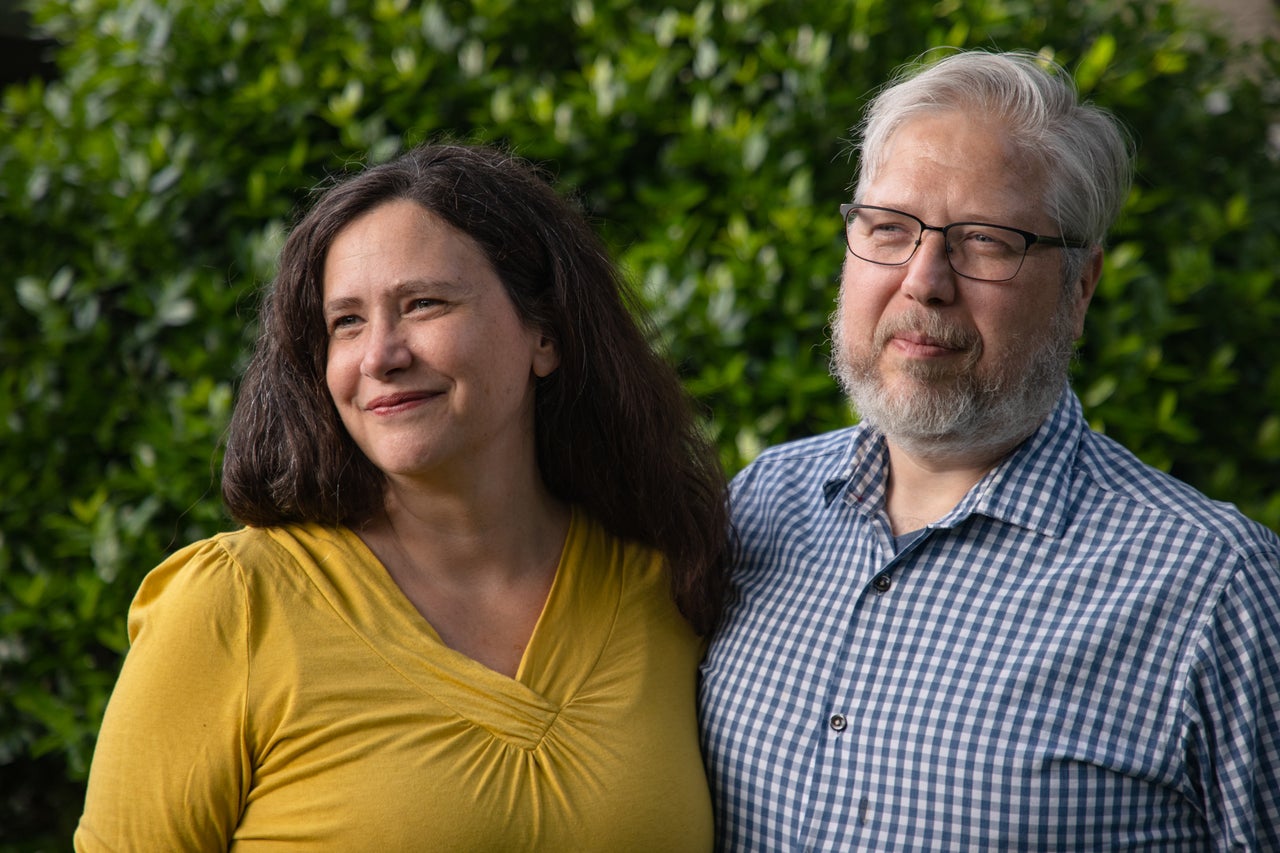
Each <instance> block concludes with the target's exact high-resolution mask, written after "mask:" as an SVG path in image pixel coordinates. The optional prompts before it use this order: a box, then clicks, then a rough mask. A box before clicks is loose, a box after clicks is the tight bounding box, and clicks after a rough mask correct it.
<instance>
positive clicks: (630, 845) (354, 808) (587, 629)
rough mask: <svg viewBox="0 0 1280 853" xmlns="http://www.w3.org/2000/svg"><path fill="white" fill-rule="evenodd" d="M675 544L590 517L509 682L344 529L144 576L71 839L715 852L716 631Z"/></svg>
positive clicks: (125, 846) (214, 548) (253, 544)
mask: <svg viewBox="0 0 1280 853" xmlns="http://www.w3.org/2000/svg"><path fill="white" fill-rule="evenodd" d="M667 589H668V587H667V576H666V571H665V566H664V562H663V560H662V558H661V557H660V556H659V555H658V554H656V553H655V552H653V551H650V550H647V549H644V548H641V547H639V546H636V545H632V544H627V543H625V542H622V541H619V540H617V539H615V538H613V537H612V536H610V535H608V534H607V533H605V532H604V531H603V529H602V528H600V527H599V526H598V525H597V524H595V523H594V522H592V521H591V520H589V519H587V518H586V517H585V516H583V515H582V514H581V513H577V512H575V514H574V520H573V522H572V524H571V526H570V530H569V535H568V538H567V539H566V542H565V548H564V553H563V555H562V556H561V560H560V566H559V568H558V569H557V574H556V579H555V582H554V584H553V586H552V589H551V593H550V595H549V596H548V598H547V602H546V605H545V607H544V609H543V612H542V615H541V617H540V618H539V621H538V624H537V627H536V629H535V630H534V633H533V636H532V638H531V639H530V642H529V645H528V648H527V650H526V651H525V654H524V659H523V660H522V662H521V664H520V669H519V671H518V672H517V674H516V678H515V679H514V680H513V679H510V678H507V677H506V676H503V675H500V674H498V673H496V672H494V671H493V670H491V669H488V668H487V667H485V666H483V665H481V664H479V663H477V662H476V661H474V660H472V659H470V658H468V657H466V656H464V655H462V654H459V653H458V652H455V651H453V650H452V649H450V648H448V647H446V646H445V645H443V643H441V641H440V639H439V637H438V636H437V634H436V633H435V631H434V630H432V628H431V626H430V625H428V624H427V622H426V621H425V620H424V619H423V618H422V617H421V615H419V613H418V612H417V610H415V609H414V607H413V605H412V604H411V603H410V602H409V601H408V599H406V598H405V597H404V595H403V594H402V593H401V592H400V590H399V588H398V587H397V586H396V585H395V583H394V582H393V581H392V580H391V578H390V576H389V575H388V574H387V573H386V570H385V569H384V568H383V567H382V565H381V563H379V562H378V561H377V559H376V558H375V557H374V556H373V554H372V553H371V552H370V551H369V550H368V549H367V548H366V547H365V545H364V543H363V542H362V541H361V540H360V539H359V538H358V537H357V536H356V535H355V534H354V533H352V532H351V531H350V530H347V529H345V528H325V527H319V526H299V527H286V528H277V529H244V530H240V531H237V532H234V533H227V534H222V535H219V536H215V537H213V538H212V539H207V540H204V541H202V542H198V543H195V544H194V545H191V546H189V547H187V548H185V549H183V550H182V551H180V552H178V553H177V554H175V555H174V556H173V557H171V558H170V559H169V560H167V561H165V562H164V563H163V564H162V565H160V566H159V567H158V568H156V569H155V570H154V571H152V572H151V574H150V575H148V576H147V578H146V580H145V581H144V582H143V584H142V587H141V588H140V589H139V591H138V595H137V597H136V599H135V600H134V603H133V607H132V608H131V610H130V613H129V637H130V642H131V647H130V650H129V654H128V655H127V657H126V659H125V662H124V668H123V670H122V671H121V674H120V680H119V682H118V683H117V685H116V688H115V692H114V693H113V694H112V697H111V703H110V705H109V706H108V708H107V713H106V718H105V720H104V722H103V726H102V731H101V734H100V736H99V740H98V746H97V751H96V752H95V754H94V759H93V766H92V769H91V772H90V776H89V791H88V796H87V798H86V802H85V811H84V815H83V816H82V817H81V819H80V826H79V828H78V829H77V831H76V834H75V848H76V850H78V851H97V850H147V851H150V850H165V851H176V850H197V849H198V850H226V849H228V848H230V849H234V850H244V851H249V850H259V849H268V848H269V849H271V850H286V849H287V850H293V849H316V850H326V851H327V850H334V851H338V850H371V851H375V852H376V853H392V851H409V850H479V851H487V850H552V851H587V850H608V851H628V850H644V851H656V850H662V851H682V850H698V851H706V850H709V849H710V848H711V806H710V800H709V797H708V794H707V786H706V778H705V775H704V773H703V769H702V763H701V757H700V754H699V750H698V739H697V731H696V720H695V714H694V692H695V679H696V672H697V664H698V659H699V657H700V654H701V650H702V646H701V643H700V641H699V640H698V639H697V637H696V636H695V635H694V633H693V632H692V630H691V629H690V628H689V627H688V625H687V624H686V623H685V622H684V621H683V620H682V619H681V617H680V615H679V613H678V612H677V611H676V609H675V606H674V605H673V604H672V602H671V600H670V597H669V595H668V592H667Z"/></svg>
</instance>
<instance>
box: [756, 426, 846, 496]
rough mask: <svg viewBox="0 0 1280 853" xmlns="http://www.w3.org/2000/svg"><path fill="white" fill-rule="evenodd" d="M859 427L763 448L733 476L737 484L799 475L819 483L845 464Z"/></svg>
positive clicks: (835, 474) (841, 470) (844, 466)
mask: <svg viewBox="0 0 1280 853" xmlns="http://www.w3.org/2000/svg"><path fill="white" fill-rule="evenodd" d="M858 435H859V427H856V426H853V427H844V428H842V429H837V430H832V431H831V432H824V433H819V434H818V435H811V436H807V437H805V438H798V439H795V440H793V441H787V442H784V443H782V444H775V445H773V446H772V447H769V448H767V449H765V450H764V451H763V452H761V454H760V455H759V456H757V457H756V458H755V459H754V460H753V461H751V462H750V463H748V464H747V466H746V467H745V468H743V470H742V472H741V473H739V474H738V476H737V477H736V478H735V483H736V485H737V486H738V487H742V486H743V485H745V484H746V483H748V482H754V481H759V480H776V479H783V480H788V479H793V478H800V479H802V480H805V481H808V482H814V484H815V485H817V486H819V487H820V486H821V485H822V483H823V482H825V481H826V480H828V479H831V478H834V477H837V476H839V475H840V474H841V473H842V472H843V471H844V469H846V468H847V467H848V463H847V461H846V460H847V459H848V458H849V457H850V456H851V455H852V453H853V442H854V441H855V438H857V437H858Z"/></svg>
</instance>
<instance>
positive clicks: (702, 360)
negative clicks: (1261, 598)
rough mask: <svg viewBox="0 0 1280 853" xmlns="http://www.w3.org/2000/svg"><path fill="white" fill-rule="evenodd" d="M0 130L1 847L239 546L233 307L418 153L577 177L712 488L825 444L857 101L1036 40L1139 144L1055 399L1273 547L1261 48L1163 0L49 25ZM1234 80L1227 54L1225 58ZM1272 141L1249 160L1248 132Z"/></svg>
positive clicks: (250, 10)
mask: <svg viewBox="0 0 1280 853" xmlns="http://www.w3.org/2000/svg"><path fill="white" fill-rule="evenodd" d="M34 15H35V20H36V22H37V25H38V27H39V29H40V31H41V32H42V33H45V34H48V35H49V36H51V37H53V38H54V39H56V41H57V43H58V45H59V49H58V51H57V55H56V61H57V65H58V68H59V72H60V77H59V79H57V80H55V81H52V82H42V81H39V80H33V81H30V82H25V83H21V84H16V85H13V86H10V87H9V88H8V89H7V90H5V91H4V93H3V112H2V114H0V139H3V140H4V141H3V144H0V221H3V223H4V227H3V228H0V257H2V258H4V267H3V273H4V282H3V284H2V285H0V482H3V483H4V487H3V488H4V490H5V496H4V510H3V527H0V695H3V696H4V697H5V701H4V702H3V704H0V847H2V848H4V849H11V850H36V849H61V848H63V847H65V845H66V839H67V838H68V837H69V833H70V831H71V827H72V826H73V825H74V821H75V819H76V817H77V815H78V812H79V806H80V798H81V797H82V794H83V779H84V776H85V773H86V771H87V767H88V763H89V759H90V757H91V753H92V748H93V741H94V734H95V731H96V728H97V725H98V723H99V721H100V719H101V714H102V710H103V707H104V705H105V702H106V699H107V696H108V694H109V691H110V688H111V684H112V682H113V680H114V678H115V674H116V671H117V667H118V663H119V656H120V655H121V654H122V652H123V651H124V649H125V645H126V641H125V633H124V616H125V613H126V610H127V607H128V603H129V600H130V598H131V596H132V594H133V592H134V590H135V588H136V587H137V584H138V582H139V581H140V579H141V577H142V575H143V574H144V573H145V572H146V571H147V570H148V569H150V568H151V567H152V566H154V565H155V564H156V563H158V562H159V561H160V560H161V559H162V558H163V557H164V556H165V555H166V554H167V553H169V552H171V551H172V550H173V549H174V548H176V547H177V546H179V545H181V544H184V543H186V542H188V541H191V540H193V539H196V538H200V537H203V536H206V535H208V534H210V533H212V532H213V531H215V530H217V529H221V528H225V527H226V526H227V525H228V523H229V522H228V521H227V519H226V518H225V516H224V514H223V513H222V510H221V508H220V505H219V501H218V499H217V485H216V477H217V470H218V465H219V458H220V457H219V450H218V443H219V439H220V436H221V433H222V431H223V429H224V426H225V423H226V419H227V416H228V413H229V409H230V404H231V400H232V397H233V387H234V381H235V377H236V375H237V373H238V370H239V369H240V367H241V366H242V364H243V359H244V352H245V346H246V344H247V342H248V341H249V340H250V339H251V335H252V328H253V318H254V306H255V296H254V294H255V292H256V289H257V288H258V287H259V286H260V285H261V284H262V283H263V282H265V281H267V280H268V279H269V278H270V276H271V274H272V264H273V261H274V257H275V253H276V251H277V250H278V248H279V245H280V242H281V239H282V235H283V233H284V231H285V229H286V228H287V226H288V224H289V222H290V221H291V219H292V218H293V216H294V215H295V211H296V210H297V209H298V207H299V205H301V204H304V203H305V201H306V199H307V196H308V193H309V191H310V188H312V187H313V186H315V185H316V184H318V183H319V182H321V181H322V180H323V179H325V178H326V176H329V175H332V174H335V173H340V172H342V171H344V170H346V169H348V168H350V167H352V166H354V165H358V164H362V163H370V162H380V161H383V160H385V159H387V158H388V157H390V156H392V154H394V153H395V152H396V151H398V150H400V149H402V148H403V147H405V146H407V145H410V144H412V143H415V142H419V141H422V140H424V139H434V138H442V137H448V138H460V139H469V140H487V141H501V142H505V143H507V144H510V145H512V146H513V147H515V148H516V149H517V151H519V153H521V154H523V155H525V156H527V157H530V158H532V159H534V160H536V161H539V162H542V163H545V164H546V165H547V166H548V167H549V168H550V169H551V170H552V171H553V172H554V173H555V174H556V175H557V176H558V178H559V179H560V180H561V182H562V183H563V185H564V186H565V188H566V189H568V188H573V189H574V190H575V191H576V193H577V194H578V196H579V197H580V200H581V202H582V204H583V206H584V207H585V208H586V209H587V210H588V211H589V213H590V215H591V216H592V217H593V219H594V220H595V221H597V222H598V224H599V226H600V228H601V229H602V231H603V233H604V234H605V236H606V238H607V239H608V241H609V242H610V244H611V245H612V246H613V247H614V248H615V249H616V251H617V252H618V254H619V256H620V257H621V258H622V260H623V261H624V263H625V265H626V267H627V268H628V270H629V272H630V274H631V275H632V276H633V277H634V279H635V280H636V282H637V283H638V285H639V286H640V288H641V289H642V293H643V295H644V297H645V300H646V302H647V303H648V304H649V305H650V306H651V307H652V311H653V316H654V320H655V328H656V329H657V330H658V331H657V333H658V334H659V336H660V339H661V342H662V344H663V346H665V347H666V349H667V351H668V352H669V353H670V355H671V357H672V358H673V360H674V361H675V362H676V363H677V364H678V365H679V366H680V369H681V371H682V374H683V375H684V377H685V378H686V381H687V383H688V387H689V388H690V389H691V390H692V391H693V392H694V393H695V394H696V395H697V396H698V398H699V399H700V400H701V401H702V402H703V403H704V404H705V405H706V407H707V413H708V424H709V428H710V429H711V430H713V432H714V434H715V436H716V438H717V440H718V441H719V444H720V446H721V448H722V450H723V456H724V460H725V463H726V465H727V466H728V468H729V469H730V470H731V471H733V470H736V469H737V468H738V467H740V466H741V464H742V463H743V462H744V461H746V460H747V459H750V458H751V457H752V456H754V455H755V454H756V453H757V452H758V451H759V450H760V449H761V448H762V447H763V446H765V445H768V444H772V443H775V442H779V441H783V440H786V439H789V438H793V437H798V436H801V435H805V434H809V433H813V432H816V431H820V430H824V429H829V428H832V427H835V426H840V425H843V424H846V423H848V422H849V421H850V416H849V414H848V411H847V409H846V407H845V404H844V402H843V401H842V399H841V397H840V395H839V392H838V390H837V388H836V386H835V383H834V382H833V381H831V380H830V379H829V378H828V376H827V371H826V363H827V357H828V353H827V346H826V344H827V338H828V333H827V330H826V322H827V316H828V314H829V312H830V310H831V308H832V300H833V297H834V295H835V288H836V277H837V274H838V270H839V266H840V263H841V259H842V253H843V248H842V243H841V238H840V231H839V224H838V216H837V214H836V207H837V205H838V204H839V203H840V202H842V201H844V200H846V199H847V194H848V186H849V183H850V180H851V177H852V165H853V164H852V163H851V162H850V159H849V155H848V138H849V128H850V126H851V125H852V124H853V123H854V122H855V121H856V120H857V119H858V117H859V115H860V112H861V108H862V106H863V103H864V101H865V98H866V97H867V93H868V92H869V91H870V90H872V89H873V88H874V87H875V86H877V85H879V84H880V83H881V82H882V81H883V80H884V78H885V77H886V76H887V75H888V74H889V72H890V71H891V70H892V69H893V68H895V67H896V66H898V65H900V64H901V63H902V62H905V61H907V60H909V59H911V58H913V57H914V56H916V55H917V54H919V53H920V52H921V51H923V50H925V49H928V48H930V47H934V46H940V45H956V46H979V47H998V48H1002V49H1009V48H1024V49H1031V50H1037V51H1042V52H1043V53H1044V54H1045V55H1047V56H1052V57H1054V58H1056V59H1057V60H1058V61H1060V62H1062V63H1063V64H1065V65H1067V66H1068V67H1069V68H1072V69H1073V70H1075V71H1076V72H1077V74H1078V76H1079V79H1080V83H1081V87H1082V89H1083V90H1084V91H1085V93H1086V94H1088V95H1089V96H1090V97H1092V98H1093V99H1095V100H1096V101H1097V102H1098V103H1100V104H1103V105H1104V106H1108V107H1111V108H1114V109H1115V110H1116V111H1117V112H1118V113H1119V114H1120V115H1122V116H1123V118H1124V119H1125V121H1126V123H1127V124H1128V125H1129V126H1130V127H1131V128H1132V129H1133V131H1134V133H1135V136H1136V137H1137V139H1138V142H1139V146H1140V159H1139V180H1138V185H1137V188H1136V189H1135V192H1134V194H1133V196H1132V198H1131V200H1130V203H1129V205H1128V208H1127V211H1126V214H1125V216H1124V218H1123V220H1122V222H1121V223H1120V226H1119V228H1118V229H1117V230H1116V232H1115V234H1114V240H1113V251H1112V252H1111V254H1110V256H1109V260H1108V263H1107V270H1106V274H1105V276H1104V280H1103V284H1102V287H1101V290H1100V292H1099V294H1098V297H1097V299H1096V300H1095V303H1094V308H1093V310H1092V313H1091V315H1090V321H1089V326H1088V332H1087V337H1086V340H1085V343H1084V347H1083V352H1082V359H1081V365H1080V368H1079V371H1078V376H1077V387H1078V388H1079V389H1080V391H1081V393H1082V396H1083V397H1084V399H1085V403H1086V407H1087V410H1088V412H1089V415H1090V417H1091V419H1092V421H1093V423H1094V424H1095V426H1097V427H1098V428H1100V429H1104V430H1105V431H1106V432H1108V433H1109V434H1111V435H1113V436H1115V437H1116V438H1117V439H1119V440H1120V441H1121V442H1123V443H1125V444H1127V445H1129V446H1130V447H1132V448H1134V449H1135V450H1136V451H1137V452H1138V453H1139V454H1140V455H1142V456H1143V457H1144V458H1145V459H1147V460H1148V461H1150V462H1151V463H1153V464H1155V465H1158V466H1160V467H1162V468H1165V469H1167V470H1170V471H1172V472H1173V473H1174V474H1176V475H1178V476H1180V477H1182V478H1184V479H1186V480H1188V481H1190V482H1192V483H1193V484H1195V485H1197V486H1198V487H1200V488H1201V489H1203V490H1205V491H1207V492H1208V493H1209V494H1211V495H1213V496H1215V497H1220V498H1223V499H1228V500H1231V501H1234V502H1236V503H1238V504H1239V505H1240V506H1241V507H1242V508H1243V509H1244V510H1245V511H1246V512H1247V513H1249V514H1250V515H1253V516H1254V517H1256V518H1258V519H1260V520H1262V521H1263V522H1265V523H1267V524H1269V525H1270V526H1271V527H1273V528H1280V488H1278V487H1277V484H1278V483H1280V406H1277V403H1278V402H1280V369H1277V364H1280V336H1277V335H1276V334H1275V331H1274V330H1275V329H1276V328H1277V327H1280V300H1277V298H1276V295H1277V284H1276V270H1277V260H1276V259H1277V258H1278V257H1280V229H1278V228H1277V225H1276V223H1277V222H1280V169H1278V168H1277V165H1278V164H1277V148H1278V147H1280V138H1277V137H1278V135H1280V130H1278V127H1280V125H1278V124H1277V122H1280V91H1277V80H1280V73H1278V72H1280V47H1278V46H1277V44H1276V43H1275V42H1267V43H1264V44H1262V45H1261V46H1260V47H1258V48H1257V49H1256V50H1249V51H1246V50H1244V49H1242V48H1239V47H1231V46H1229V45H1228V44H1226V43H1225V42H1224V41H1223V40H1222V39H1221V38H1219V37H1218V36H1217V35H1214V34H1213V32H1212V30H1204V29H1202V28H1201V27H1200V26H1198V25H1197V24H1196V23H1194V22H1189V21H1188V20H1187V19H1186V18H1185V16H1184V13H1183V11H1182V10H1181V8H1180V7H1179V6H1177V5H1174V3H1172V2H1171V0H1115V2H1107V3H1079V2H1076V0H1035V1H1034V2H1033V0H937V2H923V0H909V1H908V2H889V0H823V1H822V2H817V0H788V2H765V1H764V0H702V2H694V0H676V2H667V3H650V4H638V3H635V2H632V0H571V2H565V3H527V2H525V3H517V2H514V0H473V1H472V2H460V0H436V2H426V3H409V2H406V0H289V2H288V3H286V2H284V0H257V2H246V0H235V1H234V2H233V0H163V2H160V1H159V0H131V2H123V3H121V2H107V0H40V2H38V3H36V4H35V6H34ZM1246 54H1247V55H1246ZM1268 134H1270V136H1268Z"/></svg>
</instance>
